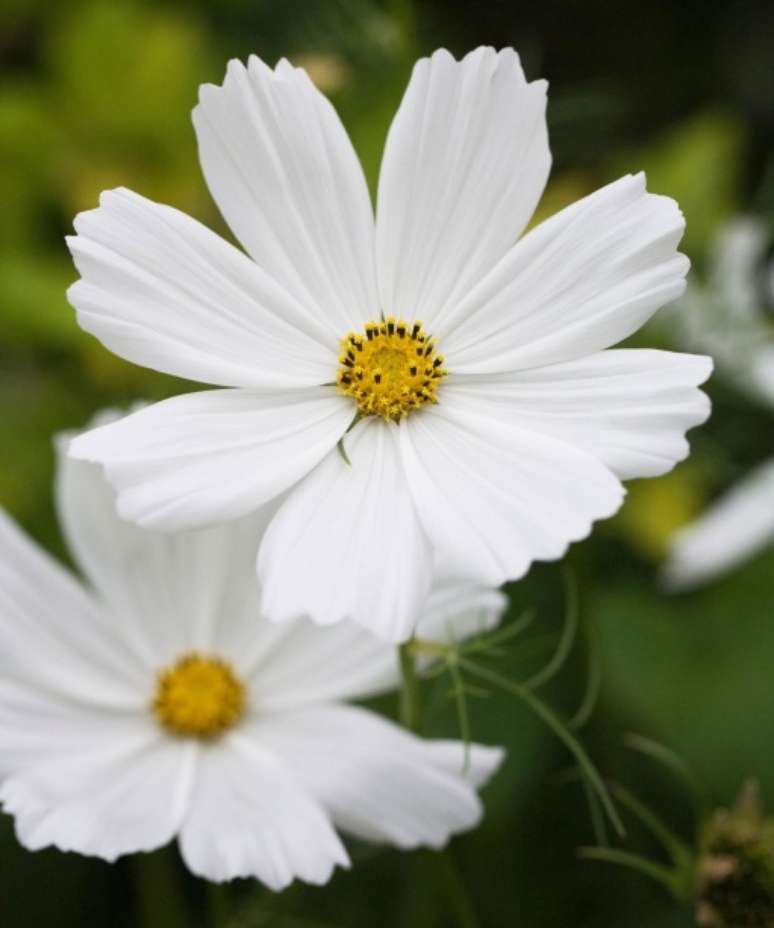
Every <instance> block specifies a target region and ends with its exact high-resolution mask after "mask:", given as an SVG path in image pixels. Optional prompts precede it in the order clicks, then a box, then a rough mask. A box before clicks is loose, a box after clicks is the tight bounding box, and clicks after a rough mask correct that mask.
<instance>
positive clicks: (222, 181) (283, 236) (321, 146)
mask: <svg viewBox="0 0 774 928" xmlns="http://www.w3.org/2000/svg"><path fill="white" fill-rule="evenodd" d="M193 121H194V126H195V128H196V134H197V137H198V139H199V157H200V159H201V164H202V170H203V171H204V176H205V177H206V179H207V184H208V186H209V188H210V191H211V192H212V195H213V197H214V199H215V201H216V202H217V204H218V206H219V207H220V210H221V212H222V213H223V216H224V217H225V219H226V222H228V224H229V225H230V226H231V228H232V230H233V232H234V234H235V235H236V237H237V238H238V239H239V240H240V241H241V243H242V244H243V245H244V247H245V248H246V249H247V251H248V253H249V254H250V255H252V257H253V258H254V259H255V261H256V262H257V263H258V264H259V265H260V266H261V267H262V268H264V269H265V270H266V271H268V273H269V274H271V275H272V277H273V278H274V279H275V280H277V281H279V282H280V283H281V284H282V285H283V287H284V288H285V289H286V290H287V291H288V292H289V293H292V294H293V296H294V297H295V299H296V300H297V301H298V303H299V304H301V305H303V306H304V307H305V308H306V309H307V311H308V312H309V313H310V314H315V313H317V314H318V315H319V317H320V319H321V321H325V322H327V323H328V324H329V325H331V327H332V329H333V331H334V332H335V333H336V334H337V335H338V337H339V338H341V337H343V336H344V335H345V334H346V332H347V331H349V329H351V328H352V327H353V326H355V327H357V328H359V327H360V325H361V324H362V323H363V322H365V321H366V320H367V319H370V318H377V316H378V313H379V305H378V301H377V297H376V282H375V281H376V275H375V272H374V257H373V240H374V230H373V226H374V223H373V212H372V209H371V201H370V199H369V195H368V188H367V187H366V183H365V178H364V177H363V171H362V169H361V167H360V164H359V162H358V159H357V155H356V154H355V151H354V149H353V148H352V144H351V142H350V141H349V138H348V136H347V133H346V131H345V130H344V127H343V126H342V125H341V122H340V120H339V117H338V116H337V115H336V111H335V110H334V109H333V107H332V106H331V104H330V103H329V102H328V100H326V99H325V97H324V96H323V95H322V94H321V93H320V92H319V91H318V90H317V89H316V88H315V87H314V85H313V84H312V82H311V81H310V80H309V77H308V76H307V74H306V72H305V71H303V70H302V69H301V68H294V67H293V66H292V65H290V64H289V63H288V62H287V61H284V60H283V61H280V62H279V64H278V65H277V67H276V68H275V69H274V70H273V71H272V70H271V68H268V67H267V66H266V65H265V64H264V63H263V62H262V61H261V60H260V59H258V58H256V57H255V56H254V55H253V56H251V57H250V60H249V62H248V65H247V67H245V66H244V65H243V64H242V63H241V62H239V61H231V62H229V65H228V70H227V72H226V77H225V80H224V81H223V85H222V87H216V86H214V85H212V84H205V85H204V86H203V87H202V88H201V91H200V94H199V105H198V106H197V107H196V109H195V110H194V113H193ZM329 379H330V378H329V377H326V378H325V379H324V380H323V381H322V382H326V381H327V380H329Z"/></svg>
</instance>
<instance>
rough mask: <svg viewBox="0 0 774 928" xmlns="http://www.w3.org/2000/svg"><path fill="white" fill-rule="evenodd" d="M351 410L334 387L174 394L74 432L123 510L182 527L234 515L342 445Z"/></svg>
mask: <svg viewBox="0 0 774 928" xmlns="http://www.w3.org/2000/svg"><path fill="white" fill-rule="evenodd" d="M351 419H352V409H351V407H350V404H349V400H348V399H347V398H346V397H343V396H339V395H338V394H337V393H336V392H335V390H334V389H333V388H331V387H317V388H309V389H306V390H294V391H288V392H272V393H264V392H260V391H254V390H208V391H206V392H202V393H190V394H186V395H183V396H177V397H173V398H172V399H169V400H165V401H163V402H161V403H156V404H155V405H154V406H148V407H147V408H145V409H141V410H139V411H138V412H135V413H133V414H132V415H129V416H127V417H126V418H124V419H122V420H120V421H119V422H115V423H111V424H108V425H104V426H102V427H101V428H98V429H94V430H93V431H91V432H87V433H86V434H85V435H81V436H80V437H78V438H76V439H74V440H73V442H72V443H71V445H70V453H71V454H73V455H74V456H75V457H77V458H81V459H86V460H92V461H97V462H98V463H100V464H103V465H104V466H105V472H106V474H107V477H108V479H109V480H110V482H111V483H112V484H113V486H114V487H115V488H116V489H117V490H118V510H119V512H120V513H121V515H122V516H123V517H125V518H127V519H131V520H132V521H134V522H137V523H139V524H140V525H142V526H144V527H147V528H154V529H162V530H165V531H179V530H183V529H189V528H195V527H198V526H203V525H208V524H211V523H215V522H219V521H224V520H228V519H235V518H237V517H239V516H243V515H246V514H247V513H250V512H252V511H254V510H256V509H258V508H259V507H260V506H261V505H263V504H264V503H266V502H268V501H270V500H272V499H274V498H275V497H276V496H278V495H279V494H280V493H282V492H283V491H284V490H286V489H287V488H288V487H290V486H292V485H293V484H294V483H295V482H296V481H297V480H299V479H300V478H301V477H303V476H304V475H305V474H307V473H308V472H309V471H310V470H311V469H312V468H313V467H314V466H315V465H316V464H317V463H318V461H320V459H321V458H323V457H324V456H325V454H326V453H327V452H328V451H330V449H331V448H333V447H334V446H335V445H336V442H337V441H338V440H339V438H340V437H341V436H342V435H343V434H344V431H345V429H346V428H347V425H348V424H349V422H350V421H351Z"/></svg>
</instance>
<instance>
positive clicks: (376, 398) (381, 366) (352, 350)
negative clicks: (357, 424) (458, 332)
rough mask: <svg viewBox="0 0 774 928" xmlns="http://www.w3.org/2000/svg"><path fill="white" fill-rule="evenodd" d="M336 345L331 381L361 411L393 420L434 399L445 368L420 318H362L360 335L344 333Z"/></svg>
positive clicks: (444, 374)
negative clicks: (411, 320)
mask: <svg viewBox="0 0 774 928" xmlns="http://www.w3.org/2000/svg"><path fill="white" fill-rule="evenodd" d="M341 349H342V353H341V356H340V358H339V364H340V365H341V366H340V367H339V369H338V371H337V373H336V383H337V384H338V387H339V389H340V390H341V391H342V393H346V394H347V396H351V397H352V398H353V399H354V400H355V401H356V402H357V408H358V411H359V412H360V414H361V415H363V416H381V417H382V418H383V419H388V420H392V421H393V422H397V421H398V420H399V419H400V418H401V417H402V416H405V415H406V413H408V412H409V411H410V410H412V409H419V407H420V406H424V405H425V403H437V402H438V397H437V393H438V386H439V384H440V383H441V381H442V380H443V378H444V377H445V376H446V373H447V372H446V370H444V366H443V355H440V354H436V345H435V342H434V341H433V340H432V339H431V338H430V337H429V336H428V334H427V332H425V330H424V329H423V328H422V323H421V322H414V323H412V324H409V323H408V322H405V321H404V320H403V319H395V318H393V317H392V316H390V318H389V319H386V320H385V321H384V322H367V323H366V325H365V335H359V334H358V333H356V332H350V333H349V334H348V335H347V336H346V338H344V339H342V341H341Z"/></svg>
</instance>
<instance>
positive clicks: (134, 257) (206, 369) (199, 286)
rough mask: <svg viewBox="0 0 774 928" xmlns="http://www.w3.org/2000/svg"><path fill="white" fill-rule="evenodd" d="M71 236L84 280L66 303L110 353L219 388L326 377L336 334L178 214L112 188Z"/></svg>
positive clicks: (314, 380)
mask: <svg viewBox="0 0 774 928" xmlns="http://www.w3.org/2000/svg"><path fill="white" fill-rule="evenodd" d="M75 229H76V231H77V233H78V234H77V235H76V236H69V237H68V239H67V241H68V245H69V247H70V251H71V252H72V255H73V258H74V260H75V264H76V266H77V268H78V271H79V272H80V274H81V279H80V280H79V281H77V282H76V283H75V284H73V286H72V287H71V288H70V290H69V291H68V298H69V300H70V302H71V304H72V305H73V306H74V307H75V309H76V310H77V312H78V322H79V323H80V325H81V327H82V328H83V329H85V330H86V331H87V332H90V333H91V334H92V335H96V337H97V338H99V340H100V341H101V342H102V343H103V344H104V345H105V347H107V348H109V349H110V350H111V351H113V352H115V354H117V355H120V356H121V357H122V358H126V359H127V360H129V361H133V362H134V363H136V364H141V365H143V366H144V367H151V368H154V369H155V370H159V371H164V372H166V373H169V374H176V375H177V376H179V377H187V378H189V379H190V380H198V381H201V382H202V383H210V384H216V385H219V386H236V387H274V388H278V389H282V388H289V387H297V386H309V385H312V384H318V383H325V382H326V381H328V380H330V379H331V377H330V371H331V365H334V364H335V360H336V350H337V347H338V342H337V338H338V337H340V335H341V334H343V333H336V332H335V331H331V330H330V326H326V325H324V324H323V320H321V319H320V318H318V316H319V314H316V313H312V312H310V311H309V309H308V308H307V307H305V306H304V305H303V304H301V303H300V302H299V301H298V300H297V299H296V298H295V297H294V296H292V295H291V294H290V293H289V292H288V291H287V290H286V289H285V288H284V287H283V286H282V284H280V283H277V282H276V281H275V280H273V279H272V278H271V277H270V276H269V275H268V274H266V273H265V272H264V271H262V270H261V269H260V268H259V267H257V266H256V265H255V264H254V263H253V262H252V261H250V259H249V258H247V257H245V255H243V254H242V253H241V252H240V251H238V250H237V249H236V248H234V246H233V245H230V244H228V242H225V241H224V240H223V239H221V238H219V237H218V236H217V235H215V234H214V233H213V232H210V231H209V230H208V229H206V228H205V227H204V226H203V225H201V224H200V223H198V222H196V221H195V220H194V219H191V218H190V217H189V216H186V215H185V214H184V213H181V212H179V211H178V210H176V209H173V208H172V207H170V206H162V205H160V204H158V203H153V202H152V201H151V200H147V199H145V198H144V197H141V196H140V195H139V194H136V193H132V192H131V191H129V190H110V191H107V192H106V193H103V194H102V196H101V197H100V206H99V208H98V209H94V210H90V211H89V212H85V213H81V214H80V215H79V216H78V217H77V218H76V220H75Z"/></svg>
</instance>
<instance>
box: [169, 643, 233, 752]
mask: <svg viewBox="0 0 774 928" xmlns="http://www.w3.org/2000/svg"><path fill="white" fill-rule="evenodd" d="M244 709H245V686H244V684H243V683H242V682H241V681H240V680H239V679H238V677H237V676H236V675H235V673H234V671H233V670H232V669H231V667H230V665H229V664H227V663H226V662H225V661H222V660H220V658H217V657H203V656H202V655H200V654H197V653H196V652H193V651H192V652H190V653H188V654H184V655H183V656H182V657H181V658H180V659H179V660H178V661H177V663H175V664H173V665H172V666H171V667H167V668H166V669H165V670H163V671H162V672H161V673H160V674H159V676H158V681H157V684H156V695H155V698H154V700H153V713H154V715H155V716H156V718H157V720H158V721H159V723H160V724H161V725H163V726H164V727H165V728H166V729H168V730H169V731H171V732H173V733H174V734H176V735H189V736H194V737H198V738H212V737H215V736H216V735H219V734H221V733H222V732H224V731H226V730H227V729H229V728H231V727H232V726H233V725H235V724H236V723H237V722H238V721H239V719H240V718H241V716H242V714H243V712H244Z"/></svg>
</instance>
